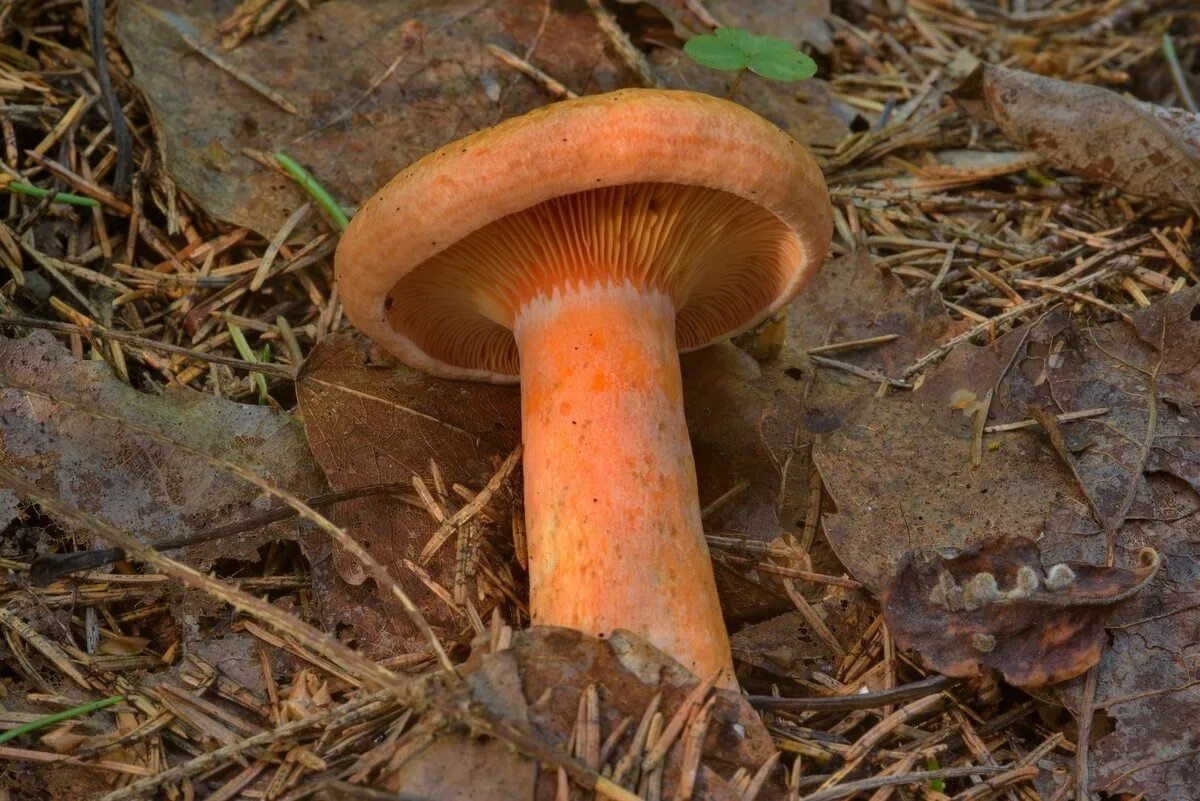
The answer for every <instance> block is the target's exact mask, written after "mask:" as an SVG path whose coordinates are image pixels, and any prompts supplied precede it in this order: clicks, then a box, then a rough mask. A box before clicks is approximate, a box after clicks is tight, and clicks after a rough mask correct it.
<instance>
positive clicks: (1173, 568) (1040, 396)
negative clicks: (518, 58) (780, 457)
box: [815, 289, 1200, 799]
mask: <svg viewBox="0 0 1200 801" xmlns="http://www.w3.org/2000/svg"><path fill="white" fill-rule="evenodd" d="M1198 375H1200V291H1197V290H1195V289H1192V290H1186V291H1183V292H1179V293H1176V294H1174V295H1171V296H1169V297H1168V298H1166V299H1164V300H1163V301H1161V302H1159V303H1158V304H1155V305H1154V306H1153V307H1151V308H1149V309H1146V310H1143V311H1141V312H1138V313H1137V314H1135V315H1134V326H1129V325H1127V324H1125V323H1123V322H1116V323H1110V324H1107V325H1103V326H1091V327H1083V326H1076V325H1075V324H1073V323H1072V320H1071V318H1070V317H1069V316H1068V315H1067V314H1066V312H1064V311H1062V310H1059V311H1056V312H1054V313H1051V314H1049V315H1047V316H1045V317H1044V318H1042V319H1040V320H1039V321H1037V322H1035V323H1034V324H1032V325H1028V326H1024V327H1022V328H1019V329H1017V330H1015V331H1013V332H1011V333H1010V334H1008V335H1006V336H1005V337H1003V338H1001V339H1000V340H999V341H997V342H996V343H995V344H994V345H992V346H990V347H986V348H976V347H969V346H968V347H963V348H958V349H956V350H955V351H953V352H952V353H951V354H950V355H949V356H948V357H947V359H946V361H945V362H944V363H943V364H942V365H941V366H940V367H939V368H938V369H936V370H934V371H932V372H931V373H930V374H929V376H928V378H927V380H926V381H925V382H924V384H923V385H922V386H921V387H920V388H919V389H917V390H916V391H914V392H912V393H907V394H901V395H895V396H892V397H887V398H883V399H878V400H873V401H871V402H869V403H866V404H864V405H863V406H862V408H861V409H860V410H859V411H858V413H857V414H856V415H855V416H854V417H853V418H852V419H850V420H848V421H847V422H846V424H845V425H843V426H842V427H841V428H840V429H838V430H837V431H834V432H832V433H831V434H830V435H829V436H827V437H825V438H823V439H822V440H820V441H819V442H818V444H817V448H816V454H815V456H816V459H817V463H818V465H819V467H820V468H821V473H822V476H823V477H824V478H825V481H826V486H827V488H828V490H829V493H830V495H831V496H832V498H833V500H834V501H835V502H836V504H837V506H838V513H837V514H835V515H827V516H826V518H825V528H826V532H827V533H828V534H829V537H830V540H831V542H832V544H833V545H834V548H835V549H836V551H837V553H838V555H839V556H840V557H841V558H842V560H843V563H844V564H845V565H846V567H847V568H849V570H850V571H851V573H852V574H854V575H855V577H856V578H859V579H860V580H861V581H863V582H864V583H865V584H867V585H868V586H869V587H870V588H872V589H873V590H875V591H877V592H878V591H881V590H883V589H884V588H885V587H887V586H888V585H889V584H890V583H892V581H893V579H894V576H895V575H896V573H897V569H898V566H899V564H900V561H901V559H902V558H903V555H904V554H905V552H907V551H918V552H928V551H930V549H934V548H939V547H954V548H960V549H967V548H971V547H974V546H976V545H978V544H980V543H982V542H985V541H987V540H990V539H992V538H995V537H998V536H1004V535H1016V536H1023V537H1026V538H1029V539H1033V540H1037V541H1038V543H1039V548H1040V551H1041V559H1042V561H1043V562H1044V563H1046V564H1052V563H1055V562H1068V563H1079V564H1090V565H1103V564H1105V562H1106V556H1107V553H1106V552H1107V540H1108V533H1109V532H1110V531H1111V532H1115V535H1114V545H1115V554H1114V563H1115V565H1116V566H1118V567H1124V568H1132V567H1134V566H1136V565H1137V564H1138V557H1137V554H1138V552H1139V551H1140V549H1141V548H1142V547H1143V546H1151V547H1153V548H1154V549H1155V550H1156V551H1157V552H1158V553H1160V554H1161V556H1162V559H1163V567H1162V569H1161V570H1160V571H1159V573H1158V576H1157V577H1156V578H1155V580H1154V581H1153V582H1152V583H1151V584H1150V585H1149V586H1148V587H1146V588H1145V589H1144V590H1143V591H1142V592H1140V593H1139V594H1137V595H1136V596H1135V597H1134V598H1132V599H1130V600H1129V601H1126V602H1124V603H1123V604H1121V605H1120V606H1119V607H1118V608H1117V610H1116V611H1115V613H1114V615H1113V618H1112V620H1111V621H1110V625H1109V633H1110V636H1111V647H1110V648H1107V649H1105V650H1104V652H1103V654H1102V656H1101V659H1100V663H1099V682H1098V689H1097V694H1096V704H1097V707H1098V708H1100V709H1103V710H1104V712H1105V713H1106V714H1108V715H1109V716H1110V717H1112V718H1113V719H1114V720H1115V729H1114V730H1113V731H1112V732H1111V733H1109V734H1107V735H1106V736H1104V737H1103V738H1102V739H1101V740H1099V742H1097V743H1096V744H1095V747H1094V748H1093V750H1092V751H1091V755H1092V759H1093V771H1092V776H1093V780H1094V781H1095V786H1096V787H1097V788H1101V787H1107V788H1108V789H1110V790H1111V789H1120V790H1122V791H1130V792H1137V791H1146V792H1148V793H1149V794H1150V795H1151V796H1153V797H1155V798H1168V799H1171V798H1179V799H1183V798H1187V797H1188V795H1187V794H1186V793H1185V792H1184V790H1183V788H1185V787H1187V788H1190V787H1191V785H1190V784H1188V783H1186V782H1185V781H1184V779H1185V777H1187V776H1189V775H1195V771H1198V770H1200V757H1198V756H1197V755H1196V753H1197V752H1196V749H1195V747H1194V746H1193V745H1190V744H1188V743H1182V742H1180V741H1179V740H1178V738H1177V736H1176V728H1175V727H1174V726H1173V724H1171V723H1169V721H1175V720H1190V719H1193V718H1194V717H1196V716H1197V715H1200V692H1198V691H1197V687H1196V686H1194V681H1193V678H1192V673H1191V670H1190V669H1189V666H1190V665H1191V664H1193V663H1194V661H1195V659H1196V658H1197V656H1200V645H1197V643H1200V614H1197V612H1196V609H1198V608H1200V601H1198V599H1197V594H1198V591H1197V587H1198V586H1200V585H1198V583H1197V581H1198V579H1200V562H1198V560H1197V555H1196V554H1197V551H1196V547H1197V543H1198V542H1200V517H1198V515H1197V511H1198V510H1200V437H1197V432H1198V431H1200V380H1198V379H1197V376H1198ZM963 388H965V389H969V390H971V391H972V392H975V393H976V395H978V396H981V397H982V396H984V395H985V394H986V393H987V392H988V391H989V390H994V397H993V400H992V404H991V412H992V419H991V420H990V421H989V422H1012V421H1017V420H1021V419H1024V418H1026V416H1027V411H1026V409H1027V407H1028V406H1030V405H1033V406H1035V407H1037V408H1040V409H1045V410H1047V411H1050V412H1052V413H1062V412H1068V411H1075V410H1080V409H1090V408H1097V407H1104V408H1108V409H1109V410H1110V411H1109V413H1108V414H1106V415H1105V416H1103V417H1097V418H1093V419H1089V420H1084V421H1078V422H1074V423H1067V424H1062V425H1061V431H1062V433H1063V443H1064V445H1065V453H1066V454H1067V455H1069V458H1070V464H1069V465H1068V464H1064V462H1063V459H1062V458H1061V457H1060V455H1059V454H1058V453H1057V452H1056V451H1055V449H1054V448H1053V446H1052V445H1051V442H1050V439H1049V438H1048V437H1047V436H1046V435H1045V434H1043V433H1041V432H1039V431H1036V430H1030V429H1026V430H1024V431H1016V432H1008V433H1001V434H995V435H989V436H987V437H986V440H985V447H984V456H983V461H982V464H981V466H980V467H979V468H978V469H974V470H973V469H972V468H971V463H970V448H971V423H970V421H969V420H967V419H966V418H964V417H963V416H962V414H961V413H960V412H958V411H956V410H954V409H951V408H950V407H949V406H948V400H949V398H950V397H951V396H952V394H953V393H954V392H955V391H956V390H960V389H963ZM1057 692H1058V693H1059V695H1060V696H1061V697H1062V698H1063V700H1064V702H1065V703H1067V704H1068V705H1069V706H1071V707H1072V708H1075V709H1078V707H1079V703H1080V696H1079V682H1078V681H1077V682H1074V683H1071V684H1067V685H1063V686H1062V687H1061V688H1060V689H1059V690H1058V691H1057ZM1187 792H1190V789H1189V790H1187Z"/></svg>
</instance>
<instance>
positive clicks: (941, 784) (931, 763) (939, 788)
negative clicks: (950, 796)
mask: <svg viewBox="0 0 1200 801" xmlns="http://www.w3.org/2000/svg"><path fill="white" fill-rule="evenodd" d="M940 767H941V766H940V765H938V760H937V757H935V756H932V755H930V756H928V757H926V758H925V770H928V771H931V772H932V771H935V770H938V769H939V768H940ZM929 789H930V790H933V791H934V792H935V793H944V792H946V782H945V781H943V780H942V779H930V780H929Z"/></svg>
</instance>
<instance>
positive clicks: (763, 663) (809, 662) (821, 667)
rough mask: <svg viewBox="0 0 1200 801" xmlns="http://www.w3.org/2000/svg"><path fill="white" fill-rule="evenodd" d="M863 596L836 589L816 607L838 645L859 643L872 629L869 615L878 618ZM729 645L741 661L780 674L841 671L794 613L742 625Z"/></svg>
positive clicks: (802, 676)
mask: <svg viewBox="0 0 1200 801" xmlns="http://www.w3.org/2000/svg"><path fill="white" fill-rule="evenodd" d="M862 596H863V593H862V592H861V591H846V590H843V589H842V588H840V587H834V588H831V591H830V592H829V593H828V594H826V595H825V597H824V598H822V599H821V601H820V603H819V604H816V603H814V606H816V607H817V608H818V609H821V610H822V611H823V612H824V614H823V618H824V620H825V623H826V625H827V626H829V628H830V629H831V630H832V631H833V633H834V637H835V638H836V639H838V641H839V642H854V641H855V640H857V639H858V638H859V637H861V636H862V632H863V631H865V630H866V628H867V626H868V625H870V622H871V621H870V619H869V615H870V616H873V615H875V614H877V613H876V612H875V610H874V608H873V606H872V605H869V604H867V603H866V599H865V598H864V597H862ZM868 610H869V615H868ZM729 646H730V648H731V649H732V650H733V656H734V658H735V659H737V660H738V661H740V662H744V663H746V664H748V665H753V666H755V667H756V668H758V669H760V670H764V671H766V672H767V673H771V674H774V675H777V676H784V677H787V678H792V679H804V680H813V679H814V672H817V671H819V672H820V673H822V674H825V675H831V674H832V673H833V672H836V669H837V661H836V658H835V655H834V654H833V653H832V652H831V651H830V649H829V647H828V646H827V645H825V644H824V643H823V642H822V641H821V640H820V639H819V638H818V637H817V636H816V635H815V634H813V631H812V628H811V627H810V626H809V624H808V623H807V622H806V621H805V619H804V616H803V615H801V614H800V613H799V612H797V611H794V610H793V611H791V612H784V613H783V614H782V615H777V616H776V617H773V618H771V619H769V620H764V621H762V622H761V623H752V624H750V625H746V626H743V627H742V628H740V629H739V630H738V631H737V632H735V633H734V634H732V635H730V637H729Z"/></svg>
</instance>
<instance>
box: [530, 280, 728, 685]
mask: <svg viewBox="0 0 1200 801" xmlns="http://www.w3.org/2000/svg"><path fill="white" fill-rule="evenodd" d="M514 331H515V334H516V339H517V347H518V348H519V350H520V356H521V412H522V425H523V432H522V438H523V440H524V443H525V455H524V470H525V509H526V520H527V529H528V543H529V556H530V560H529V561H530V593H531V604H530V606H531V612H532V616H533V622H534V623H538V624H547V625H557V626H567V627H570V628H574V629H579V630H581V631H584V632H587V633H589V634H594V635H597V636H607V635H608V634H610V633H611V632H612V631H613V630H614V629H618V628H621V629H628V630H630V631H632V632H634V633H636V634H639V635H641V636H643V637H645V638H646V639H647V640H649V641H650V642H651V643H653V644H654V645H656V646H658V647H659V648H661V649H662V650H663V651H665V652H667V653H669V654H671V655H672V656H673V657H675V658H676V659H677V660H679V661H680V662H681V663H682V664H683V665H684V666H685V667H687V668H688V669H689V670H691V671H692V672H693V673H695V674H696V675H698V676H710V675H712V674H713V673H714V672H716V671H717V670H724V671H725V673H724V674H723V678H724V682H723V683H725V684H726V685H732V683H733V669H732V661H731V657H730V651H729V639H728V635H727V634H726V631H725V623H724V620H723V619H722V617H721V607H720V603H719V602H718V599H717V590H716V582H715V581H714V579H713V569H712V563H711V561H710V560H709V555H708V546H707V545H706V543H705V540H704V532H703V529H702V527H701V522H700V503H699V498H698V496H697V492H696V466H695V462H694V461H693V459H692V449H691V444H690V442H689V440H688V431H687V424H686V422H685V420H684V414H683V386H682V381H681V379H680V374H679V351H678V349H677V347H676V344H675V310H674V304H673V303H672V300H671V298H670V297H669V296H668V295H667V294H665V293H663V292H661V291H655V290H641V289H637V288H634V287H632V286H630V285H629V284H622V285H618V286H589V287H583V288H572V289H569V290H567V291H566V292H563V291H561V290H555V292H554V294H553V295H552V296H550V297H547V296H545V295H542V296H538V297H537V298H536V299H534V300H533V301H531V302H529V303H528V304H527V305H525V306H524V307H523V308H522V309H521V311H520V313H519V314H518V316H517V319H516V324H515V327H514Z"/></svg>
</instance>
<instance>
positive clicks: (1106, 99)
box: [957, 65, 1200, 203]
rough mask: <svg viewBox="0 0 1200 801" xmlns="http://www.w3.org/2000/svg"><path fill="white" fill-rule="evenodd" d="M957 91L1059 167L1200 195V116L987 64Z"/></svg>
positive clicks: (1143, 188) (1185, 197) (1155, 191)
mask: <svg viewBox="0 0 1200 801" xmlns="http://www.w3.org/2000/svg"><path fill="white" fill-rule="evenodd" d="M957 96H958V97H959V98H960V99H961V100H963V101H965V102H966V103H967V105H968V107H969V108H971V109H972V110H973V112H974V113H975V114H978V115H986V116H987V117H989V118H990V119H992V120H994V121H995V122H996V124H997V125H998V126H1000V130H1001V132H1003V134H1004V135H1005V136H1006V137H1007V138H1008V139H1009V140H1010V141H1012V142H1014V143H1016V144H1018V145H1020V146H1021V147H1027V148H1030V149H1032V150H1035V151H1037V152H1038V153H1040V154H1041V155H1042V156H1044V157H1045V158H1046V160H1047V161H1049V162H1050V163H1051V164H1053V165H1054V166H1056V167H1058V168H1059V169H1062V170H1066V171H1068V172H1073V173H1076V174H1078V175H1081V176H1083V177H1084V178H1087V179H1089V180H1092V181H1097V182H1100V183H1107V184H1116V185H1117V186H1119V187H1121V188H1122V189H1124V190H1126V191H1127V192H1132V193H1134V194H1139V195H1150V196H1152V197H1159V198H1165V199H1168V200H1174V201H1176V202H1179V203H1195V202H1196V199H1197V198H1200V117H1198V116H1197V115H1195V114H1192V113H1189V112H1187V111H1184V110H1183V109H1178V108H1167V107H1164V106H1156V105H1153V104H1151V103H1145V102H1142V101H1140V100H1134V99H1133V98H1131V97H1126V96H1124V95H1121V94H1118V93H1116V92H1113V91H1110V90H1108V89H1102V88H1100V87H1098V86H1090V85H1088V84H1082V83H1072V82H1070V81H1060V80H1056V79H1054V78H1047V77H1044V76H1042V75H1035V74H1033V73H1031V72H1021V71H1020V70H1011V69H1007V68H1005V67H997V66H994V65H987V66H985V67H982V68H980V70H979V71H978V72H976V73H975V74H974V75H973V76H972V77H971V78H970V79H968V81H967V82H966V83H965V84H964V85H963V86H962V87H961V88H960V89H959V91H958V92H957Z"/></svg>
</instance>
